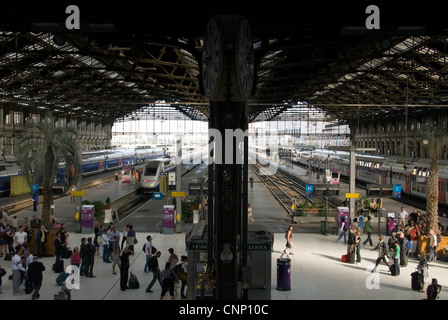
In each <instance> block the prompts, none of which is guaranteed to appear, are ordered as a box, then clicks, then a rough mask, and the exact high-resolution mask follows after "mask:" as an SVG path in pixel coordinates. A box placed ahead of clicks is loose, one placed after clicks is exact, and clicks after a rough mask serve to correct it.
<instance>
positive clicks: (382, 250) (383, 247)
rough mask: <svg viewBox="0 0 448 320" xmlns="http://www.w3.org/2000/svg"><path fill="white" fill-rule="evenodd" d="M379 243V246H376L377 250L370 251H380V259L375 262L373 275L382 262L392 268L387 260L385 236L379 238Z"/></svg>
mask: <svg viewBox="0 0 448 320" xmlns="http://www.w3.org/2000/svg"><path fill="white" fill-rule="evenodd" d="M379 240H380V241H379V242H378V243H377V245H376V246H375V248H373V249H371V250H370V251H373V250H378V258H377V259H376V261H375V267H373V270H372V273H374V272H375V271H376V269H377V268H378V265H379V264H380V262H381V260H383V262H384V264H385V265H386V266H387V267H388V268H390V264H389V262H387V260H386V256H387V246H386V243H385V242H384V241H383V240H384V237H383V236H379Z"/></svg>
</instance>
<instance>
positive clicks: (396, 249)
mask: <svg viewBox="0 0 448 320" xmlns="http://www.w3.org/2000/svg"><path fill="white" fill-rule="evenodd" d="M393 250H394V264H395V274H394V275H395V276H399V275H400V245H399V244H398V242H395V247H394V248H393Z"/></svg>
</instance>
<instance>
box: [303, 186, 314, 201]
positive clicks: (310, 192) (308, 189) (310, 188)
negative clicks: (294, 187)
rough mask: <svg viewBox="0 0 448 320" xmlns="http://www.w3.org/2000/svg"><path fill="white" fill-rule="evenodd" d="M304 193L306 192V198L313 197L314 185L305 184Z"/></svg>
mask: <svg viewBox="0 0 448 320" xmlns="http://www.w3.org/2000/svg"><path fill="white" fill-rule="evenodd" d="M305 192H306V196H307V197H308V198H312V197H314V185H313V184H307V185H306V186H305Z"/></svg>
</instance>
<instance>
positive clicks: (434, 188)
mask: <svg viewBox="0 0 448 320" xmlns="http://www.w3.org/2000/svg"><path fill="white" fill-rule="evenodd" d="M421 134H422V138H423V145H424V146H425V148H426V150H427V152H428V155H429V157H430V158H431V165H430V167H429V170H428V175H427V180H426V217H427V223H426V226H425V230H424V231H425V234H429V230H431V229H433V230H434V231H435V232H436V233H437V232H438V230H439V229H438V225H437V222H438V214H439V174H438V168H437V157H438V155H439V154H441V152H442V151H443V149H444V148H445V147H446V146H448V136H447V135H446V130H443V129H441V128H439V127H437V126H435V125H434V124H433V123H430V122H428V123H427V124H426V126H425V128H424V129H423V130H422V131H421Z"/></svg>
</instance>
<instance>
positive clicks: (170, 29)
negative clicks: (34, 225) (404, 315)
mask: <svg viewBox="0 0 448 320" xmlns="http://www.w3.org/2000/svg"><path fill="white" fill-rule="evenodd" d="M446 9H447V5H446V4H442V3H440V2H438V1H432V0H430V1H427V2H425V3H424V4H422V3H418V4H417V3H409V4H408V3H406V5H403V3H402V2H399V1H387V2H385V1H381V2H377V3H376V4H375V3H370V2H366V1H337V2H328V3H321V2H306V4H305V3H302V2H299V3H290V2H287V1H276V2H275V3H274V2H268V1H233V0H230V1H216V2H213V4H210V3H208V2H205V1H198V2H195V3H191V2H188V3H186V2H180V1H177V0H176V1H173V2H169V1H165V2H157V3H155V2H154V1H147V2H143V3H142V2H134V1H130V2H129V1H128V2H126V3H112V4H108V5H107V6H102V5H101V6H100V5H96V4H93V3H89V2H84V1H82V2H80V1H78V2H77V1H75V2H70V3H69V2H66V1H58V2H57V3H47V2H33V3H24V2H22V1H7V3H2V5H1V10H0V149H1V152H2V158H3V159H1V160H0V192H1V197H0V210H2V211H3V212H6V215H7V218H6V220H7V223H8V224H9V223H12V222H13V220H17V221H18V222H14V223H18V224H19V225H21V224H22V223H25V218H29V219H31V218H32V216H33V215H37V216H38V217H39V218H41V217H42V219H43V220H44V221H45V222H47V224H48V223H51V224H52V226H54V225H57V224H62V223H63V224H65V225H66V230H67V231H68V233H69V234H70V236H69V237H68V240H67V241H68V246H70V248H71V249H73V248H74V247H79V246H80V245H81V238H83V237H85V238H87V237H94V238H96V235H95V233H94V229H95V225H94V223H95V222H97V223H98V224H100V225H102V224H104V225H105V226H109V224H110V223H113V224H114V225H116V229H117V230H118V231H119V232H120V233H123V230H124V228H125V227H126V225H129V224H131V225H133V230H134V231H135V232H136V239H137V240H138V244H137V243H135V245H133V247H134V254H132V255H131V256H130V257H129V262H130V268H129V269H130V272H131V273H132V274H134V275H136V276H137V278H138V279H139V282H140V288H139V289H129V288H126V290H120V289H123V288H122V287H121V286H120V271H117V273H118V274H113V273H112V266H111V264H109V263H106V262H103V260H102V259H103V258H102V257H100V255H99V254H98V255H97V256H95V266H94V273H95V277H96V279H87V278H85V277H83V276H81V277H80V278H77V280H76V281H79V283H78V284H79V285H80V287H79V288H74V289H72V290H71V299H72V300H86V299H88V300H136V301H140V300H159V298H160V289H161V286H159V284H158V283H156V284H155V285H154V287H153V288H154V289H153V291H154V292H150V291H147V290H146V291H145V288H147V286H148V284H149V283H150V282H151V280H152V276H153V274H152V273H151V272H145V271H143V268H144V266H145V262H146V260H145V259H146V257H145V253H144V252H143V251H142V250H141V247H142V246H143V244H144V243H145V242H146V237H147V236H148V235H151V236H152V239H153V241H152V243H153V245H154V246H155V247H156V248H157V249H158V250H159V251H161V253H162V255H161V258H159V266H160V269H161V270H162V269H163V267H164V264H165V262H166V261H167V259H168V256H169V253H168V249H170V248H174V251H175V252H176V253H177V255H178V257H179V260H180V257H181V256H186V257H188V275H187V280H185V281H186V282H187V283H188V284H187V286H186V288H185V297H184V293H183V292H182V295H181V289H180V286H181V283H180V282H179V288H177V289H176V296H175V297H173V298H174V299H175V300H179V302H180V303H181V304H178V306H179V308H178V309H176V310H170V311H169V312H174V313H178V312H184V311H186V309H182V308H183V306H185V303H186V302H191V306H193V305H194V306H200V304H193V303H198V301H199V302H201V301H202V300H215V301H219V300H223V301H237V300H241V301H244V302H245V303H247V305H251V306H252V307H253V308H252V309H250V312H251V313H252V314H250V315H254V314H256V313H263V311H267V309H263V308H262V306H263V305H265V304H266V305H269V302H268V301H269V300H275V301H279V302H281V303H282V304H280V306H282V307H283V306H285V307H288V306H290V304H286V305H284V304H283V302H282V301H290V300H364V301H369V300H390V301H394V300H422V299H426V289H427V288H429V287H430V286H432V284H431V281H432V279H437V280H438V283H439V285H441V291H440V293H439V295H438V299H440V300H446V299H448V292H447V288H448V282H447V281H448V280H447V279H448V277H447V275H448V264H447V261H448V233H446V231H445V230H444V229H445V228H446V227H448V167H447V166H448V134H447V133H448V131H447V130H448V108H447V107H448V23H447V20H446V17H445V12H446ZM42 137H44V138H42ZM49 137H51V139H50V138H49ZM52 139H55V140H54V141H57V142H55V143H54V145H56V144H57V146H56V147H54V145H53V144H52V142H48V141H50V140H52ZM48 146H50V147H48ZM52 148H53V149H52ZM58 148H59V149H58ZM49 149H51V150H55V151H54V152H48V150H49ZM46 151H47V152H46ZM162 158H164V159H165V160H161V159H162ZM167 159H169V160H167ZM51 161H54V163H55V164H54V165H53V167H51V166H49V165H48V163H50V162H51ZM149 162H151V164H152V167H151V168H152V169H151V170H152V171H151V170H150V169H148V168H150V167H148V166H147V164H148V163H149ZM51 163H53V162H51ZM154 163H155V164H154ZM24 167H26V168H28V167H29V168H30V171H32V173H33V174H34V175H29V174H27V173H26V172H27V171H28V169H24ZM47 167H49V168H50V169H48V170H47V171H45V170H43V169H42V170H41V169H36V168H47ZM151 172H152V173H151ZM28 177H29V178H28ZM30 179H31V180H30ZM33 179H34V180H33ZM150 183H152V184H151V186H149V185H150ZM153 185H154V186H155V187H154V186H153ZM34 195H36V199H37V200H34V197H33V196H34ZM99 200H100V201H102V202H104V203H101V205H99V206H98V207H95V206H94V204H95V201H97V202H98V201H99ZM33 202H35V203H33ZM373 205H374V207H373ZM402 207H404V209H405V211H407V212H408V213H409V214H411V213H412V212H413V211H414V209H415V210H416V211H420V212H421V213H422V214H423V216H424V218H422V219H421V220H422V221H423V222H422V223H423V224H426V225H425V226H423V227H422V228H423V229H422V230H421V234H419V237H420V236H421V237H420V238H419V240H418V246H417V240H415V243H414V247H410V248H412V249H409V248H407V249H406V250H411V253H410V254H409V255H406V258H403V259H404V260H405V262H403V265H402V267H401V274H400V275H397V276H393V275H391V272H390V270H389V268H388V267H387V266H386V265H385V264H383V262H381V263H380V265H379V267H378V268H379V271H376V272H375V270H377V269H375V270H373V266H374V265H375V261H376V259H377V257H378V251H376V250H373V251H372V250H371V249H374V247H375V245H376V244H377V243H378V235H379V234H381V235H384V236H385V240H388V239H389V238H390V237H391V236H392V234H394V237H395V233H394V232H395V231H393V230H395V228H397V227H398V224H399V223H400V222H401V223H404V224H405V225H404V226H402V227H403V229H404V228H405V226H407V224H408V222H409V220H408V219H410V216H409V217H408V216H406V218H405V219H403V220H399V219H400V211H401V208H402ZM87 208H90V209H87ZM91 208H95V209H94V211H93V212H92V211H89V212H88V210H93V209H91ZM173 208H175V209H173ZM179 208H181V209H179ZM95 210H96V212H95ZM100 211H101V214H100ZM179 212H182V214H181V213H179ZM177 213H179V215H178V214H177ZM50 214H51V215H52V216H54V217H55V218H57V222H54V221H50V220H49V217H50ZM44 216H45V219H44ZM13 217H16V219H13ZM341 217H346V218H347V220H349V222H350V223H351V222H353V219H355V218H356V220H355V222H356V221H357V222H358V223H359V224H360V227H361V228H362V227H363V226H364V225H365V224H367V221H369V224H370V223H371V225H372V226H373V231H370V232H369V233H371V238H372V241H373V242H372V243H369V242H368V241H367V240H366V239H367V236H368V235H367V231H365V230H364V229H361V235H360V237H361V239H362V242H364V241H366V242H365V243H363V244H362V245H361V244H360V245H359V246H358V249H357V250H360V255H359V257H358V258H359V261H357V262H353V261H352V262H353V263H346V262H343V261H341V258H342V256H345V255H347V256H348V255H350V254H349V251H350V250H349V249H348V248H349V246H347V244H346V243H345V239H344V240H342V239H340V238H339V233H340V228H341V226H342V224H341ZM170 219H171V220H170ZM419 219H420V218H418V219H416V220H415V222H418V221H420V220H419ZM370 221H371V222H370ZM84 222H85V223H84ZM440 225H442V226H443V230H440V229H439V227H440ZM290 226H292V228H293V231H292V234H293V240H292V242H293V244H294V245H293V248H285V242H286V239H285V232H286V230H287V229H288V228H289V227H290ZM49 229H53V228H49ZM429 229H437V230H436V231H437V232H436V233H438V234H440V235H441V238H440V239H439V240H438V241H439V244H438V247H437V248H436V249H434V250H435V251H434V255H435V260H434V261H432V262H430V264H429V276H427V277H425V278H424V290H425V292H419V291H418V290H414V289H413V288H412V286H411V282H412V279H411V274H412V273H413V272H414V271H416V270H417V269H418V265H419V263H420V261H421V260H420V258H419V257H417V256H416V255H415V254H414V253H416V252H427V253H429V252H431V250H430V248H429V246H430V240H429V238H430V236H427V237H426V238H425V236H424V235H423V233H425V232H427V231H429ZM409 230H410V229H409ZM36 231H37V229H36ZM397 232H398V231H397ZM409 232H410V231H409ZM55 233H56V232H53V233H52V232H50V233H49V234H51V236H52V237H53V238H51V237H50V239H51V241H53V239H54V237H55V235H54V234H55ZM397 234H399V232H398V233H397ZM29 236H30V238H32V237H33V234H32V233H31V234H29ZM408 236H409V235H408ZM34 237H36V235H34ZM397 237H399V236H397ZM409 237H410V236H409ZM415 237H416V236H415ZM32 239H33V240H31V239H30V241H32V242H33V241H34V242H35V241H36V240H35V238H32ZM409 239H410V238H409ZM34 242H33V244H32V245H31V247H33V248H32V249H30V250H31V251H32V252H34V250H35V248H34V246H35V244H34ZM409 243H411V242H409ZM49 247H52V245H49ZM53 249H54V248H50V249H49V250H50V254H49V256H46V257H42V258H41V259H39V261H41V262H43V263H44V265H45V267H46V271H45V272H44V283H43V285H42V289H41V296H42V297H41V300H53V299H56V298H55V294H57V293H58V292H59V291H60V289H61V287H60V285H57V284H56V277H57V276H58V275H59V273H55V272H54V271H52V270H51V269H52V265H53V263H54V259H55V258H54V252H53V251H54V250H53ZM101 249H102V248H101ZM52 250H53V251H52ZM428 250H429V251H428ZM6 251H7V245H6V244H5V246H4V247H3V252H2V255H3V256H2V257H0V266H2V267H3V268H5V269H6V271H7V275H10V274H11V272H12V270H11V269H12V266H11V263H10V262H9V261H7V260H6V259H5V261H4V260H3V259H4V257H5V256H6ZM392 252H393V250H392ZM358 253H359V252H358ZM33 254H34V253H33ZM101 254H102V253H101ZM361 256H362V258H361ZM63 260H64V262H65V267H67V265H70V260H69V259H63ZM179 262H180V261H179ZM389 262H390V263H391V264H393V262H394V259H393V257H392V258H391V259H390V260H389ZM117 270H118V269H117ZM372 270H373V271H372ZM100 281H101V285H98V283H99V282H100ZM14 290H15V289H14ZM23 290H24V285H23V284H22V285H21V287H20V291H19V292H20V294H19V295H16V294H15V292H14V294H13V280H9V279H8V276H4V277H3V278H2V284H1V286H0V291H1V292H2V293H1V294H0V300H29V299H31V294H30V293H24V291H23ZM123 291H125V292H123ZM165 299H166V300H169V299H170V297H169V294H167V295H166V298H165ZM202 302H203V301H202ZM182 303H183V304H182ZM254 303H255V304H254ZM256 303H258V304H256ZM155 305H156V303H154V306H155ZM216 306H217V307H218V306H219V307H220V310H219V311H218V310H217V309H216V310H215V315H216V316H222V315H228V313H227V312H228V311H229V310H230V309H224V308H223V306H220V305H216ZM255 306H257V307H255ZM198 310H202V309H195V310H193V311H191V312H195V311H196V312H197V311H198ZM231 310H232V312H234V313H237V314H238V313H241V314H244V312H249V311H247V310H246V309H245V310H241V309H231ZM276 311H277V310H276ZM271 312H273V311H271ZM246 314H247V313H246Z"/></svg>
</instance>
